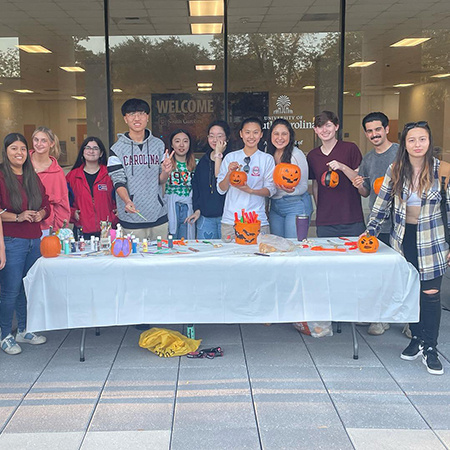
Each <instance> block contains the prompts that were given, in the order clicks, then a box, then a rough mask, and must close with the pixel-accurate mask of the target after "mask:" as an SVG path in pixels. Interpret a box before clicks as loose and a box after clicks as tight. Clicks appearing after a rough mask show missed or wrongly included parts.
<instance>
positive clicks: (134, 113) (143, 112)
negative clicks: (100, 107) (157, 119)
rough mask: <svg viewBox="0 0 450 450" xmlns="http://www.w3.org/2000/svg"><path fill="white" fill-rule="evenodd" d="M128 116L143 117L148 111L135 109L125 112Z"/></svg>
mask: <svg viewBox="0 0 450 450" xmlns="http://www.w3.org/2000/svg"><path fill="white" fill-rule="evenodd" d="M125 115H126V116H128V117H143V116H146V115H147V113H146V112H145V111H134V112H129V113H126V114H125Z"/></svg>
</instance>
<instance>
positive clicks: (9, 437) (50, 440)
mask: <svg viewBox="0 0 450 450" xmlns="http://www.w3.org/2000/svg"><path fill="white" fill-rule="evenodd" d="M83 436H84V432H78V433H75V432H67V433H61V432H54V433H26V432H23V433H21V432H18V433H2V434H1V435H0V448H4V449H7V448H11V449H14V448H16V449H19V448H20V449H24V450H25V449H26V450H48V449H62V448H64V450H78V449H79V448H80V444H81V441H82V439H83Z"/></svg>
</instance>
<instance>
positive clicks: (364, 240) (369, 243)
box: [358, 232, 380, 253]
mask: <svg viewBox="0 0 450 450" xmlns="http://www.w3.org/2000/svg"><path fill="white" fill-rule="evenodd" d="M379 246H380V243H379V242H378V239H377V238H376V237H375V236H371V235H370V234H369V233H367V232H366V234H365V235H363V236H361V237H360V238H359V239H358V248H359V250H360V251H361V252H362V253H375V252H376V251H377V250H378V247H379Z"/></svg>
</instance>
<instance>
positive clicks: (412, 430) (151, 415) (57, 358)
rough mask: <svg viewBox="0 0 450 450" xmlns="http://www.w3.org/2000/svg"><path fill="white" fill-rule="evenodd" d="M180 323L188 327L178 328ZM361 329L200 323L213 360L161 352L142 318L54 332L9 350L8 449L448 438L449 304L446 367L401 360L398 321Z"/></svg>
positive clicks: (5, 382) (379, 445)
mask: <svg viewBox="0 0 450 450" xmlns="http://www.w3.org/2000/svg"><path fill="white" fill-rule="evenodd" d="M170 328H172V329H178V330H180V331H182V327H177V326H172V327H170ZM357 329H358V339H359V343H360V358H359V359H358V360H353V359H352V344H351V332H350V327H349V326H348V325H346V324H344V325H343V330H342V334H336V333H335V334H334V336H333V337H327V338H321V339H314V338H311V337H306V336H302V335H300V334H299V333H298V332H297V331H296V330H295V329H294V328H293V327H292V326H291V325H289V324H280V325H275V324H274V325H272V326H264V325H240V326H239V325H200V326H197V327H196V331H197V336H198V337H200V338H203V343H202V345H203V346H217V345H220V346H222V347H223V348H224V352H225V355H224V357H223V358H216V359H214V360H207V359H188V358H186V357H182V358H168V359H160V358H158V357H157V356H155V355H153V354H152V353H150V352H149V351H147V350H143V349H141V348H139V347H138V345H137V341H138V337H139V332H138V331H137V330H136V329H135V328H134V327H117V328H108V329H103V330H102V332H101V335H100V336H98V337H97V336H95V334H94V331H93V330H90V331H89V333H88V338H87V342H86V345H87V349H86V362H84V363H80V362H79V354H78V351H79V348H78V346H79V339H80V331H79V330H74V331H70V332H69V331H55V332H49V333H46V335H47V336H48V343H47V344H46V345H43V346H38V347H32V348H31V347H29V346H23V347H24V351H23V353H22V354H21V355H18V356H7V355H5V354H3V353H2V354H1V355H0V431H1V434H0V449H2V450H3V449H9V448H17V449H21V450H27V449H46V450H48V449H64V450H72V449H82V450H91V449H104V450H106V449H107V450H110V449H127V450H128V449H133V450H135V449H151V450H153V449H155V450H157V449H168V448H171V449H174V450H175V449H177V450H178V449H180V450H189V449H195V450H197V449H208V450H210V449H260V448H263V449H277V450H278V449H302V448H308V449H321V448H324V449H325V448H326V449H352V448H353V449H364V450H366V449H369V450H370V449H396V450H399V449H408V450H411V449H420V450H426V449H432V450H438V449H444V448H450V364H449V361H450V312H448V311H443V317H442V326H441V336H440V342H441V344H440V346H439V348H440V351H441V353H442V354H443V355H444V357H445V358H444V357H441V359H442V361H443V363H444V366H445V370H446V372H445V374H444V375H443V376H433V375H430V374H428V373H427V372H426V369H425V366H424V365H423V364H422V362H421V360H420V359H418V360H417V361H412V362H407V361H402V360H401V359H400V358H399V354H400V352H401V351H402V350H403V348H404V347H405V346H406V345H407V343H408V341H407V339H405V337H404V336H403V335H402V334H401V329H402V327H401V325H393V326H392V327H391V329H390V330H388V331H387V332H386V333H385V334H384V335H383V336H378V337H374V336H369V335H368V334H367V328H366V327H358V328H357Z"/></svg>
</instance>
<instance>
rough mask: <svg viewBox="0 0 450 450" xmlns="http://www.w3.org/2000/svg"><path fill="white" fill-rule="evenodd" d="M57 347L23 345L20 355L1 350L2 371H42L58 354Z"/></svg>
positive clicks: (9, 372)
mask: <svg viewBox="0 0 450 450" xmlns="http://www.w3.org/2000/svg"><path fill="white" fill-rule="evenodd" d="M56 352H57V350H56V348H52V347H51V346H47V344H44V345H26V344H25V345H23V346H22V353H20V354H19V355H13V356H12V355H7V354H6V353H4V352H3V351H1V352H0V373H7V374H9V375H10V376H12V375H11V374H14V373H18V372H41V371H42V370H43V369H44V367H45V366H46V365H47V363H48V362H49V361H50V359H51V358H53V356H54V355H55V354H56Z"/></svg>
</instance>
